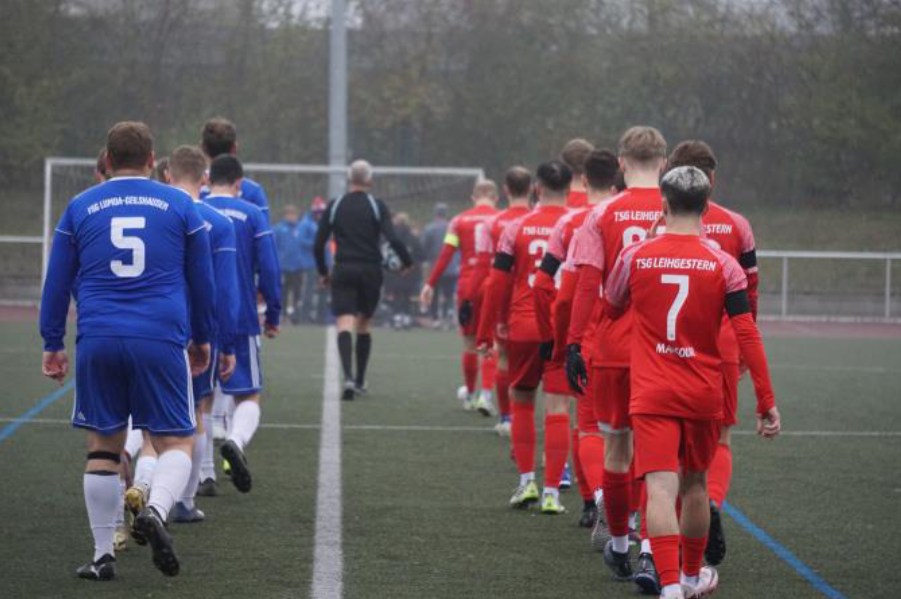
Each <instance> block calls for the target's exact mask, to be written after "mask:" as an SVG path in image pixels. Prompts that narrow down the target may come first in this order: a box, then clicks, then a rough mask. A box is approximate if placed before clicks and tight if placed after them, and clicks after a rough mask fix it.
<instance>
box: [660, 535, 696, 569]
mask: <svg viewBox="0 0 901 599" xmlns="http://www.w3.org/2000/svg"><path fill="white" fill-rule="evenodd" d="M705 547H707V537H699V538H697V539H693V538H691V537H682V571H683V572H684V573H685V575H686V576H697V575H698V573H699V572H700V571H701V562H703V561H704V548H705ZM654 561H655V562H656V561H657V552H656V551H654Z"/></svg>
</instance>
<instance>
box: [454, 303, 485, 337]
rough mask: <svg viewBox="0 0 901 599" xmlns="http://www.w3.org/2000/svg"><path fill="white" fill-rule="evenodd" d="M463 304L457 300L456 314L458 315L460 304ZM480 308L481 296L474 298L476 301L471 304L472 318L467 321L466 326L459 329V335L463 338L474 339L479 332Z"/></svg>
mask: <svg viewBox="0 0 901 599" xmlns="http://www.w3.org/2000/svg"><path fill="white" fill-rule="evenodd" d="M461 303H463V302H462V300H460V298H457V314H459V313H460V304H461ZM481 308H482V296H481V294H480V295H479V296H478V297H476V299H474V300H473V302H472V318H470V319H469V322H468V323H467V324H466V326H461V327H460V333H461V334H462V335H463V336H464V337H475V335H476V333H478V330H479V317H480V315H481Z"/></svg>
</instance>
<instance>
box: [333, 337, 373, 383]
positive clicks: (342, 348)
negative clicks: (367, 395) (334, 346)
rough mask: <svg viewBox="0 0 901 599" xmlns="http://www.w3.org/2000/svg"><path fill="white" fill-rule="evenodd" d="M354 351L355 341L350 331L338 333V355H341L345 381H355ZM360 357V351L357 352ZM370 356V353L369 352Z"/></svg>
mask: <svg viewBox="0 0 901 599" xmlns="http://www.w3.org/2000/svg"><path fill="white" fill-rule="evenodd" d="M353 349H354V341H353V337H352V336H351V334H350V331H341V332H340V333H338V353H339V354H341V367H342V368H343V369H344V380H345V381H352V380H354V373H353V363H352V360H353V356H352V354H353ZM357 352H358V354H357V355H359V349H358V350H357ZM367 355H368V352H367Z"/></svg>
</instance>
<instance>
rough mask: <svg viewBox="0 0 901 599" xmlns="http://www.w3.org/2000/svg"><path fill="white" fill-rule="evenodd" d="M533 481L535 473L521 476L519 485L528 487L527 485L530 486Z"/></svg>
mask: <svg viewBox="0 0 901 599" xmlns="http://www.w3.org/2000/svg"><path fill="white" fill-rule="evenodd" d="M533 480H535V473H534V472H526V473H525V474H520V475H519V484H520V486H522V485H527V484H529V482H530V481H533Z"/></svg>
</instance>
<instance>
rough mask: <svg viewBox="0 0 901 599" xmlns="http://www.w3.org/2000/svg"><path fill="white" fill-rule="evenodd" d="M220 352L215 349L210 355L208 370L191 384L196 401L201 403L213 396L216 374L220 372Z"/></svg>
mask: <svg viewBox="0 0 901 599" xmlns="http://www.w3.org/2000/svg"><path fill="white" fill-rule="evenodd" d="M218 358H219V352H218V351H217V349H216V348H215V347H213V351H212V353H211V354H210V365H209V366H208V367H207V369H206V370H204V371H203V373H201V374H200V375H198V376H195V377H194V378H193V379H192V381H191V384H192V385H193V387H194V401H197V402H199V401H200V400H202V399H203V398H204V397H206V396H207V395H212V394H213V387H214V386H215V384H216V372H218V366H219V365H218V363H217V362H218Z"/></svg>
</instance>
